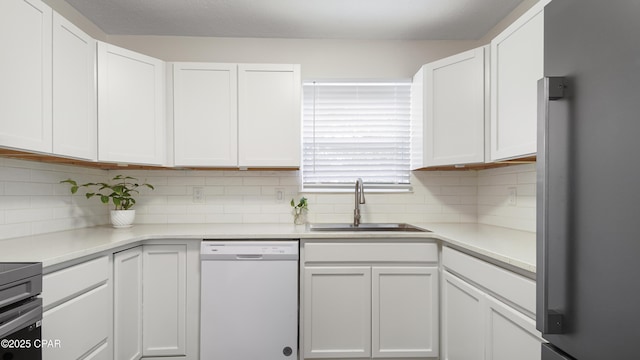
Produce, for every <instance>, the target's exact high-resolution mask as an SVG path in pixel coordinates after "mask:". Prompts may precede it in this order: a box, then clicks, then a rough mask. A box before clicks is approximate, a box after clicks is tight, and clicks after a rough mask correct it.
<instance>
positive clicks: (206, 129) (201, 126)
mask: <svg viewBox="0 0 640 360" xmlns="http://www.w3.org/2000/svg"><path fill="white" fill-rule="evenodd" d="M237 68H238V66H237V65H236V64H212V63H175V64H174V65H173V101H174V103H173V111H174V120H173V121H174V125H173V126H174V158H175V160H174V162H175V165H176V166H221V167H228V166H233V167H235V166H237V165H238V97H237V91H238V76H237V74H238V70H237Z"/></svg>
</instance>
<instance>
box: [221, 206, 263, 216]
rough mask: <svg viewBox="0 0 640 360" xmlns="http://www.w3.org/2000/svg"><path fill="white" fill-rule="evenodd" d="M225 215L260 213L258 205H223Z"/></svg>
mask: <svg viewBox="0 0 640 360" xmlns="http://www.w3.org/2000/svg"><path fill="white" fill-rule="evenodd" d="M223 211H224V213H225V214H244V213H260V206H259V205H224V210H223Z"/></svg>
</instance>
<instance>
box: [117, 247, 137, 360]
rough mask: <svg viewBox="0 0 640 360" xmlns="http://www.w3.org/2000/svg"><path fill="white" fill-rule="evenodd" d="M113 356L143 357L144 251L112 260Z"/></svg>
mask: <svg viewBox="0 0 640 360" xmlns="http://www.w3.org/2000/svg"><path fill="white" fill-rule="evenodd" d="M113 274H114V280H113V282H114V287H113V299H114V309H113V310H114V314H113V315H114V316H113V317H114V337H113V338H114V354H115V358H116V359H122V360H133V359H140V358H141V357H142V247H140V246H139V247H136V248H133V249H129V250H125V251H122V252H119V253H116V254H114V256H113Z"/></svg>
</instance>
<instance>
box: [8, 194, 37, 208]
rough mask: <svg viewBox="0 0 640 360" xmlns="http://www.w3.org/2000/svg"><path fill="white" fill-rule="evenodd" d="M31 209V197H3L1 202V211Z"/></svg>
mask: <svg viewBox="0 0 640 360" xmlns="http://www.w3.org/2000/svg"><path fill="white" fill-rule="evenodd" d="M30 207H31V197H30V196H13V195H7V196H2V200H1V201H0V209H4V210H9V209H28V208H30Z"/></svg>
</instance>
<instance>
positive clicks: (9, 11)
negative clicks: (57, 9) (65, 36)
mask: <svg viewBox="0 0 640 360" xmlns="http://www.w3.org/2000/svg"><path fill="white" fill-rule="evenodd" d="M51 14H52V10H51V8H50V7H49V6H47V5H45V4H44V3H43V2H42V1H40V0H2V1H0V47H2V55H0V79H1V80H0V99H2V105H1V106H0V146H1V147H10V148H17V149H23V150H31V151H38V152H51V148H52V145H51V144H52V136H51V133H52V130H51V17H52V15H51Z"/></svg>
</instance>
